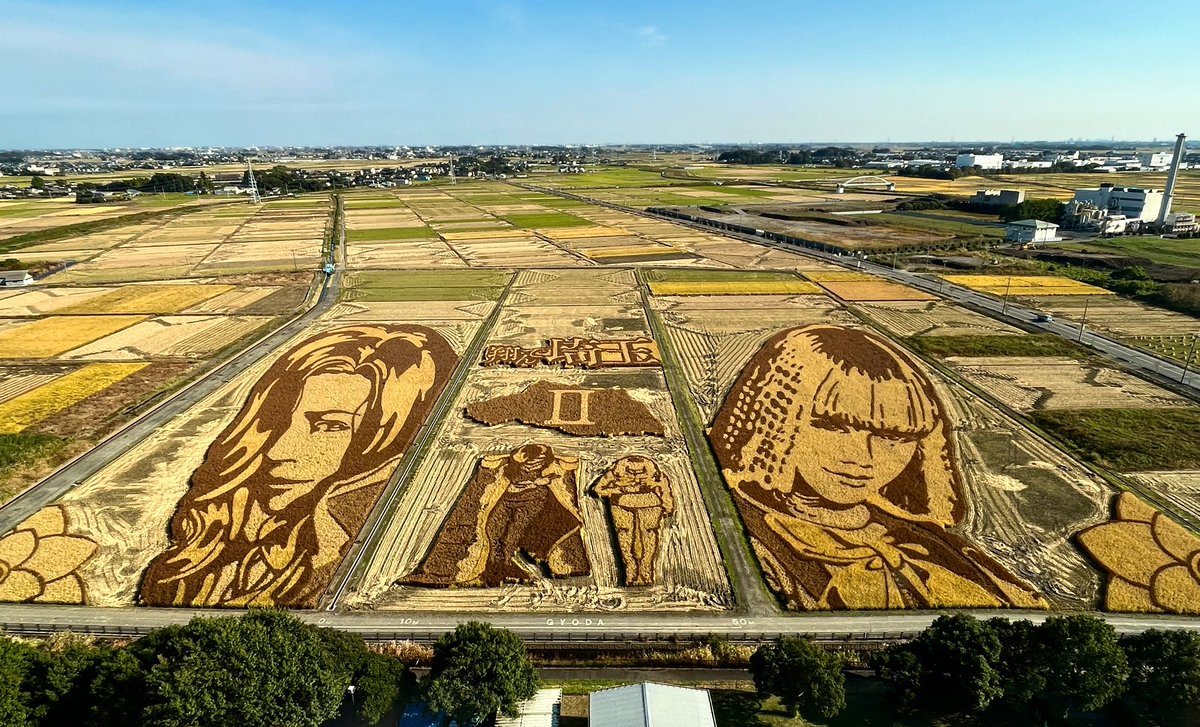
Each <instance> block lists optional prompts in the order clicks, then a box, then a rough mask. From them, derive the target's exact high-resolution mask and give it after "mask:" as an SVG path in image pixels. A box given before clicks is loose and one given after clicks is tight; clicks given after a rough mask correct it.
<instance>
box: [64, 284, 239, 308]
mask: <svg viewBox="0 0 1200 727" xmlns="http://www.w3.org/2000/svg"><path fill="white" fill-rule="evenodd" d="M233 289H234V286H232V285H126V286H124V287H121V288H118V289H117V290H114V291H112V292H110V293H105V294H104V295H102V296H100V297H98V298H92V299H90V300H88V301H85V302H82V303H78V304H76V305H72V306H67V307H65V308H60V309H59V310H58V311H57V313H59V314H60V315H69V314H73V313H76V314H78V313H106V314H114V313H178V312H180V311H182V310H183V309H185V308H190V307H191V306H194V305H196V304H198V303H202V302H203V301H206V300H208V299H209V298H215V297H216V296H218V295H220V294H222V293H227V292H229V291H231V290H233Z"/></svg>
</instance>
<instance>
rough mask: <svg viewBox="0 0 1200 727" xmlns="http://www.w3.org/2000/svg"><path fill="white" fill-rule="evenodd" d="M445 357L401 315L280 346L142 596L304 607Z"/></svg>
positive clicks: (386, 473) (374, 495)
mask: <svg viewBox="0 0 1200 727" xmlns="http://www.w3.org/2000/svg"><path fill="white" fill-rule="evenodd" d="M457 361H458V357H457V355H456V354H455V353H454V350H453V349H452V348H451V347H450V345H449V344H448V343H446V341H445V339H443V338H442V337H441V336H440V335H438V334H437V333H436V332H434V331H433V330H431V329H429V328H425V327H422V326H413V325H382V324H380V325H376V324H365V325H354V326H345V327H340V328H336V329H332V330H329V331H326V332H324V333H320V334H318V335H315V336H313V337H311V338H309V339H307V340H305V341H303V342H302V343H300V344H298V345H297V346H295V347H294V348H293V349H291V350H290V351H288V352H287V353H286V354H284V355H283V356H282V357H281V358H279V359H278V360H277V361H276V362H275V363H274V364H273V365H272V366H271V367H270V368H269V369H268V370H267V371H266V373H265V374H263V376H262V377H261V378H260V379H259V380H258V381H257V382H256V383H255V384H254V386H253V388H252V389H251V390H250V394H249V396H248V397H247V399H246V402H245V404H244V405H243V406H242V409H241V411H240V412H239V413H238V414H237V416H236V417H235V418H234V419H233V421H232V422H231V423H230V424H229V425H228V426H227V427H225V429H224V430H223V431H222V432H221V433H220V435H218V436H217V438H216V439H215V441H213V443H212V445H210V446H209V449H208V452H207V454H206V456H205V459H204V462H203V463H202V464H201V465H200V466H199V467H198V468H197V469H196V471H195V473H194V474H193V475H192V478H191V487H190V489H189V490H188V492H187V494H186V495H184V497H183V499H182V501H180V503H179V506H178V509H177V510H176V511H175V515H174V517H173V518H172V519H171V524H170V536H171V546H170V547H169V548H168V549H167V550H166V551H165V552H163V553H162V554H160V555H159V556H158V557H157V558H155V559H154V561H153V562H152V563H151V564H150V567H149V568H148V569H147V571H146V574H145V576H144V579H143V581H142V586H141V594H140V595H141V600H142V602H143V603H145V604H147V605H152V606H234V607H242V606H259V605H273V606H290V607H300V608H312V607H314V606H315V605H316V602H317V599H318V596H319V595H320V593H321V592H322V591H323V590H324V589H325V588H326V586H327V585H328V583H329V582H330V580H331V578H332V575H333V571H334V569H335V568H336V567H337V565H338V563H339V562H340V561H341V559H342V557H343V556H344V555H345V553H346V550H347V549H348V546H349V545H350V543H352V542H353V541H354V539H355V538H356V537H357V536H358V533H359V530H360V529H361V528H362V526H363V523H364V521H365V520H366V518H367V515H368V513H369V512H370V511H371V508H372V507H373V506H374V504H375V501H376V500H377V499H378V498H379V496H380V494H381V493H382V491H383V488H384V487H385V485H386V483H387V480H388V478H389V477H390V476H391V474H392V472H393V471H394V470H395V468H396V466H397V465H398V463H399V460H400V457H401V455H403V454H404V452H405V450H406V449H407V448H408V446H409V444H411V442H412V440H413V438H414V437H415V436H416V433H417V430H418V429H419V427H420V426H421V423H422V421H423V420H424V419H425V417H426V415H427V414H428V413H429V411H430V409H431V408H432V406H433V404H434V402H435V401H436V400H437V398H438V396H439V395H440V394H441V392H442V389H443V388H444V387H445V385H446V381H447V380H448V379H449V377H450V373H451V371H452V370H453V369H454V366H455V364H456V363H457Z"/></svg>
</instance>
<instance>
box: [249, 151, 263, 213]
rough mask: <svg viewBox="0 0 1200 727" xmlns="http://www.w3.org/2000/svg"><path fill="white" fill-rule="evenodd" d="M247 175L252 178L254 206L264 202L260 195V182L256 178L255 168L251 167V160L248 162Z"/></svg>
mask: <svg viewBox="0 0 1200 727" xmlns="http://www.w3.org/2000/svg"><path fill="white" fill-rule="evenodd" d="M246 175H247V176H249V177H250V201H251V202H253V203H254V204H258V203H259V202H262V197H260V196H259V194H258V180H256V179H255V178H254V167H252V166H250V160H249V159H247V160H246Z"/></svg>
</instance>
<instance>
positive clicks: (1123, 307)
mask: <svg viewBox="0 0 1200 727" xmlns="http://www.w3.org/2000/svg"><path fill="white" fill-rule="evenodd" d="M1038 306H1039V307H1040V308H1041V309H1042V310H1044V311H1046V312H1048V313H1053V314H1054V315H1055V316H1057V317H1059V318H1063V319H1066V320H1071V321H1076V322H1078V321H1082V320H1083V313H1084V310H1085V309H1086V310H1087V324H1086V325H1087V327H1088V328H1089V329H1092V330H1097V331H1102V332H1104V333H1108V334H1111V335H1114V336H1120V337H1123V338H1132V337H1135V336H1166V335H1190V334H1193V333H1200V321H1197V320H1196V319H1195V318H1193V317H1192V316H1189V315H1184V314H1183V313H1175V312H1172V311H1168V310H1163V309H1162V308H1155V307H1153V306H1149V305H1146V304H1144V303H1137V302H1135V301H1132V300H1128V299H1126V298H1118V297H1115V296H1114V297H1107V298H1097V297H1063V298H1054V299H1051V300H1046V301H1041V302H1039V304H1038Z"/></svg>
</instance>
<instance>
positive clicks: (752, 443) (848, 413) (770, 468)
mask: <svg viewBox="0 0 1200 727" xmlns="http://www.w3.org/2000/svg"><path fill="white" fill-rule="evenodd" d="M897 403H899V405H898V406H897V405H896V404H897ZM821 415H833V416H836V417H838V418H839V419H841V420H843V421H848V422H849V423H851V424H852V425H853V426H855V427H857V428H862V429H867V430H872V431H887V432H897V433H904V434H906V435H909V436H912V437H914V438H915V439H916V441H917V449H916V453H915V454H914V455H913V457H912V459H911V461H910V462H909V463H908V465H907V466H906V467H905V468H904V470H903V471H902V472H901V473H900V475H899V476H897V477H896V478H895V479H894V480H892V481H891V482H890V483H888V484H887V485H886V486H884V487H883V488H882V489H881V490H880V491H879V493H878V494H877V495H872V496H871V497H869V498H868V499H867V501H866V503H865V504H867V505H868V506H872V507H875V508H877V509H880V510H883V511H884V512H887V513H888V514H891V515H894V516H896V517H900V518H902V519H904V520H907V521H909V522H916V523H926V524H928V525H934V526H941V527H946V526H949V525H954V524H957V523H959V522H961V521H962V519H963V517H964V515H965V514H966V511H965V505H964V503H963V493H962V483H961V482H960V480H959V474H958V471H957V468H956V466H955V456H954V450H953V447H952V445H951V442H952V438H951V425H950V422H949V418H948V417H947V416H946V411H945V407H944V406H943V404H942V402H941V399H940V398H939V396H938V393H937V391H936V389H935V388H934V386H933V383H932V382H931V381H930V380H929V377H928V376H926V374H925V373H924V372H923V371H922V370H921V368H920V367H919V366H918V365H917V363H916V362H915V361H914V360H913V359H912V357H911V356H909V355H908V354H907V353H905V352H904V351H902V350H900V349H898V348H896V347H895V346H894V345H892V344H890V343H888V342H886V341H884V340H883V339H881V338H879V337H877V336H875V335H873V334H871V333H869V332H867V331H864V330H860V329H855V328H844V327H841V326H830V325H811V326H803V327H799V328H793V329H789V330H786V331H782V332H780V333H778V334H776V335H775V336H773V337H772V338H771V339H770V340H768V341H767V342H766V343H765V344H763V346H762V348H761V349H760V350H759V352H758V353H757V354H756V355H755V357H754V358H753V359H752V360H751V361H750V363H749V364H748V365H747V366H746V368H745V369H744V370H743V372H742V375H741V377H740V378H739V379H738V381H737V383H735V384H734V386H733V388H732V389H731V390H730V393H729V396H728V398H727V399H726V401H725V404H724V406H722V408H721V411H720V412H719V414H718V415H717V418H716V420H715V421H714V422H713V426H712V429H711V431H710V439H711V441H712V444H713V449H714V450H715V452H716V454H717V459H718V461H719V462H720V463H721V467H722V469H723V470H725V472H726V477H727V479H728V480H729V485H730V486H731V487H733V488H734V489H735V490H739V491H740V492H741V493H742V494H743V495H746V496H749V497H751V498H752V499H756V500H759V501H764V500H766V501H773V502H774V503H776V504H778V503H781V502H782V501H784V500H786V497H787V495H788V494H790V493H792V492H796V491H804V490H805V489H806V487H805V484H804V483H803V482H800V481H798V480H799V476H798V474H797V473H796V468H795V466H794V464H791V463H792V462H794V461H795V458H802V457H807V456H809V453H808V452H807V451H806V450H805V442H804V440H803V438H802V437H797V436H796V433H797V432H802V431H804V430H805V429H806V428H807V427H809V426H811V424H810V423H809V422H810V420H811V419H812V418H813V417H814V416H821ZM763 504H767V503H766V502H764V503H763Z"/></svg>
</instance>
